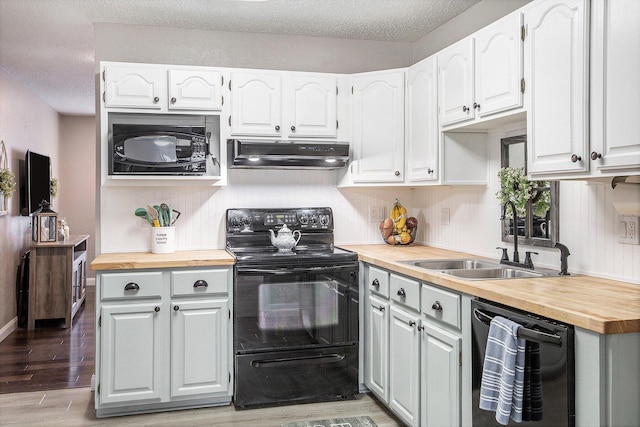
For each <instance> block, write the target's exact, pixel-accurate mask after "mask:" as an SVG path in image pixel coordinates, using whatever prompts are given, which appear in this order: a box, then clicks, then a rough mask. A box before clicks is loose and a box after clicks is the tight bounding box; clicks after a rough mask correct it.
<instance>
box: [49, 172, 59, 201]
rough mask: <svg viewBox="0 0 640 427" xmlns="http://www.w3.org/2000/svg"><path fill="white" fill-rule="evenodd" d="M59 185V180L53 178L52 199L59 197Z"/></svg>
mask: <svg viewBox="0 0 640 427" xmlns="http://www.w3.org/2000/svg"><path fill="white" fill-rule="evenodd" d="M58 189H59V183H58V178H56V177H53V178H51V198H54V197H56V196H57V195H58Z"/></svg>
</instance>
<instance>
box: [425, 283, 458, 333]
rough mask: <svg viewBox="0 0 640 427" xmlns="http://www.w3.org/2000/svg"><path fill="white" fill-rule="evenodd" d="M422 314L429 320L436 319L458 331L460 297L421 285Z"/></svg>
mask: <svg viewBox="0 0 640 427" xmlns="http://www.w3.org/2000/svg"><path fill="white" fill-rule="evenodd" d="M422 312H423V313H424V314H425V315H426V316H427V317H429V318H432V319H436V320H438V321H440V322H444V323H446V324H448V325H451V326H453V327H454V328H456V329H460V295H458V294H454V293H452V292H448V291H445V290H442V289H438V288H435V287H433V286H430V285H422Z"/></svg>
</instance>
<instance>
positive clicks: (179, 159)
mask: <svg viewBox="0 0 640 427" xmlns="http://www.w3.org/2000/svg"><path fill="white" fill-rule="evenodd" d="M216 120H218V121H219V118H217V117H214V116H197V115H196V116H189V115H180V116H177V115H173V116H169V115H149V114H146V115H145V114H111V115H110V116H109V174H110V175H207V174H209V175H210V174H211V173H208V170H209V169H211V168H212V167H213V166H214V164H213V162H214V161H215V157H214V156H213V155H212V154H211V152H212V150H211V148H210V147H211V144H212V140H211V139H212V138H215V137H217V136H216V135H217V134H216V124H217V127H218V128H219V122H218V123H216Z"/></svg>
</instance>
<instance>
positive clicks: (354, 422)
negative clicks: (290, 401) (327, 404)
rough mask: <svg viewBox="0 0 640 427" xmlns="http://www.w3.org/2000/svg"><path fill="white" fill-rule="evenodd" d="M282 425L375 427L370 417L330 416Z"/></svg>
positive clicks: (285, 426)
mask: <svg viewBox="0 0 640 427" xmlns="http://www.w3.org/2000/svg"><path fill="white" fill-rule="evenodd" d="M281 426H282V427H377V424H376V423H374V422H373V420H372V419H371V417H349V418H330V419H327V420H318V421H305V422H298V423H287V424H282V425H281Z"/></svg>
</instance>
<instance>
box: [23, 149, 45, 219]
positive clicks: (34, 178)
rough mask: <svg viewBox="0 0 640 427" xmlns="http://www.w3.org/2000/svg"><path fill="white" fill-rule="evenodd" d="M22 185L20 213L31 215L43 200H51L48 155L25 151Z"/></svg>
mask: <svg viewBox="0 0 640 427" xmlns="http://www.w3.org/2000/svg"><path fill="white" fill-rule="evenodd" d="M22 182H23V184H24V186H23V188H21V189H20V190H21V191H20V195H21V203H20V205H21V210H20V212H21V214H22V215H31V214H32V213H34V212H35V211H37V210H38V209H40V203H42V201H43V200H46V201H47V202H51V160H50V159H49V157H48V156H44V155H42V154H38V153H34V152H33V151H27V154H26V157H25V168H24V180H23V181H22Z"/></svg>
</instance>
